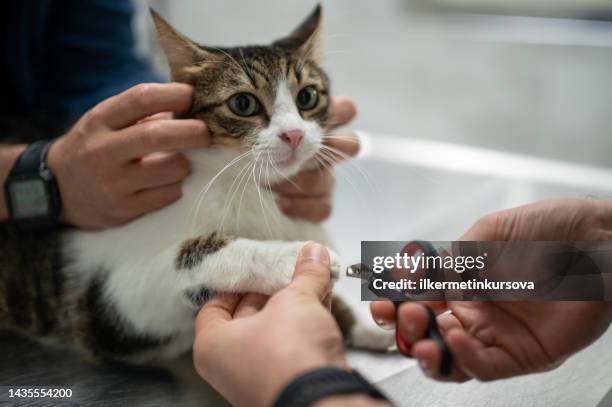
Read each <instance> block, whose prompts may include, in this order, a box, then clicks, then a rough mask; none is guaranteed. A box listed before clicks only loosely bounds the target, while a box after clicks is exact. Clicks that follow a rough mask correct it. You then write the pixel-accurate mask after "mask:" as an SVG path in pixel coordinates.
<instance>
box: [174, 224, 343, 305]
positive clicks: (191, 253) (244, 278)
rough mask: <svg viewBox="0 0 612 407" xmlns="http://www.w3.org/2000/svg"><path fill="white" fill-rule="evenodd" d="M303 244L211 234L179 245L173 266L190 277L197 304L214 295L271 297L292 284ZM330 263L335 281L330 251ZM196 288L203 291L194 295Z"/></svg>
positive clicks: (336, 265)
mask: <svg viewBox="0 0 612 407" xmlns="http://www.w3.org/2000/svg"><path fill="white" fill-rule="evenodd" d="M306 243H307V242H303V241H291V242H286V241H274V240H269V241H260V240H251V239H244V238H236V237H231V236H224V235H221V234H218V233H212V234H210V235H208V236H201V237H198V238H194V239H189V240H186V241H184V242H182V243H181V244H180V245H179V246H178V248H177V250H176V260H175V266H176V268H177V271H178V272H180V273H185V274H186V275H188V276H189V281H190V285H191V287H190V289H191V290H192V291H191V292H193V293H196V294H195V296H196V301H197V300H200V302H201V300H205V299H206V298H207V297H208V296H209V295H210V294H211V293H216V292H235V293H242V292H258V293H263V294H273V293H274V292H276V291H278V290H279V289H281V288H283V287H285V286H286V285H287V284H289V282H290V281H291V278H292V276H293V271H294V269H295V264H296V260H297V256H298V254H299V252H300V251H301V249H302V248H303V247H304V245H305V244H306ZM330 260H331V269H332V280H333V281H335V280H336V279H337V277H338V275H339V271H340V262H339V261H338V257H337V255H336V254H335V253H333V252H332V251H330ZM199 287H201V288H202V289H205V290H206V291H202V290H200V291H197V290H196V289H197V288H199ZM194 290H196V291H194ZM197 293H200V294H197ZM201 293H204V294H201Z"/></svg>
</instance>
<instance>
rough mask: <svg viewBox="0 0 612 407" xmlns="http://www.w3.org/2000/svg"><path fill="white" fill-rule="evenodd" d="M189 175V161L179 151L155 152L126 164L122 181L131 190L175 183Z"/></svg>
mask: <svg viewBox="0 0 612 407" xmlns="http://www.w3.org/2000/svg"><path fill="white" fill-rule="evenodd" d="M187 175H189V162H188V161H187V159H186V158H185V156H184V155H183V154H181V153H157V154H151V155H148V156H146V157H144V158H143V159H142V160H139V161H136V162H135V163H132V164H130V165H129V166H128V168H127V170H126V173H125V176H124V178H123V180H124V182H125V183H127V184H129V188H130V190H131V191H132V192H135V191H140V190H143V189H150V188H156V187H162V186H165V185H171V184H176V183H178V182H180V181H182V180H183V179H185V177H186V176H187Z"/></svg>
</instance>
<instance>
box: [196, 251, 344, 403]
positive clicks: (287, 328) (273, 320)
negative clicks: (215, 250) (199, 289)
mask: <svg viewBox="0 0 612 407" xmlns="http://www.w3.org/2000/svg"><path fill="white" fill-rule="evenodd" d="M329 282H330V269H329V253H328V252H327V249H326V248H325V247H324V246H321V245H319V244H314V243H310V244H308V245H306V246H305V247H304V248H303V249H302V252H301V253H300V256H299V257H298V260H297V264H296V269H295V274H294V276H293V281H292V282H291V283H290V284H289V285H288V286H287V287H286V288H284V289H283V290H281V291H279V292H277V293H276V294H274V295H273V296H272V297H270V298H268V297H266V296H264V295H259V294H247V295H245V296H240V295H221V296H219V297H217V298H214V299H212V300H210V301H209V302H208V303H207V304H206V305H204V307H203V308H202V310H201V311H200V313H199V315H198V317H197V320H196V338H195V342H194V354H193V357H194V364H195V367H196V370H197V371H198V373H199V374H200V376H202V378H204V379H205V380H206V381H207V382H209V383H210V384H211V385H212V386H213V387H214V388H215V389H217V391H219V392H220V393H221V394H222V395H223V396H224V397H225V398H227V400H228V401H229V402H230V403H232V404H233V405H237V406H269V405H272V403H273V402H274V399H275V397H276V396H277V395H278V394H279V393H280V391H281V390H282V389H283V388H284V386H285V385H287V384H288V383H289V381H291V380H292V379H293V378H295V377H296V376H298V375H299V374H301V373H303V372H306V371H308V370H311V369H316V368H320V367H326V366H335V367H340V368H347V364H346V360H345V355H344V347H343V343H342V335H341V333H340V331H339V329H338V326H337V325H336V322H335V321H334V319H333V318H332V316H331V314H330V312H329V310H328V309H326V307H325V306H324V305H323V304H325V305H327V306H329V304H330V298H331V297H330V292H329V288H330V287H329V285H330V284H329Z"/></svg>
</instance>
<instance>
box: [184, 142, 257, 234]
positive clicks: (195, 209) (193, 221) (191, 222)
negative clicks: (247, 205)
mask: <svg viewBox="0 0 612 407" xmlns="http://www.w3.org/2000/svg"><path fill="white" fill-rule="evenodd" d="M249 154H251V151H247V152H245V153H243V154H240V155H239V156H238V157H236V158H234V159H233V160H231V161H230V162H229V163H227V164H226V165H225V166H224V167H223V168H222V169H221V170H219V171H218V172H217V174H215V176H214V177H213V178H212V179H211V180H210V181H208V183H207V184H206V185H205V186H204V187H203V188H202V190H201V191H200V193H199V194H198V196H197V198H196V200H195V202H194V204H193V205H192V208H191V209H190V212H191V213H190V214H189V216H187V217H186V220H187V222H188V225H186V227H187V228H189V226H191V228H192V229H193V232H195V231H197V227H198V226H197V224H198V222H197V218H198V216H199V214H200V210H201V209H202V208H201V206H202V204H203V202H204V198H205V197H206V194H207V193H208V191H209V190H210V188H211V187H212V185H213V184H214V182H215V181H216V180H217V179H219V177H220V176H221V175H222V174H223V173H224V172H225V171H227V170H228V169H229V168H231V167H232V166H233V165H235V164H237V163H238V162H239V161H241V160H242V159H244V158H245V157H247V156H248V155H249Z"/></svg>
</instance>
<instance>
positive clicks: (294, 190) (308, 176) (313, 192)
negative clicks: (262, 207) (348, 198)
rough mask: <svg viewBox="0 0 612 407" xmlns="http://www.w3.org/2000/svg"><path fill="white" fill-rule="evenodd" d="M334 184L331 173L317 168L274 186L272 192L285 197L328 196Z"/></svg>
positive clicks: (334, 180)
mask: <svg viewBox="0 0 612 407" xmlns="http://www.w3.org/2000/svg"><path fill="white" fill-rule="evenodd" d="M335 182H336V179H335V177H334V175H333V174H332V173H331V171H328V170H325V169H320V168H317V169H314V170H305V171H302V172H300V173H299V174H297V175H296V176H295V177H293V178H292V179H291V181H285V182H282V183H280V184H277V185H274V186H273V187H272V190H273V191H275V192H278V193H279V194H282V195H286V196H300V197H304V196H306V197H318V196H324V195H329V194H330V192H331V190H332V188H333V186H334V184H335Z"/></svg>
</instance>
